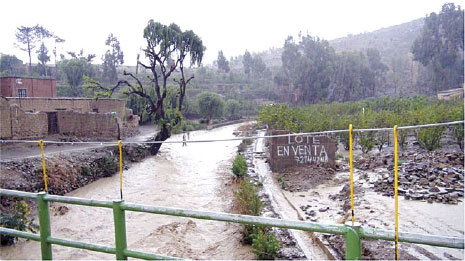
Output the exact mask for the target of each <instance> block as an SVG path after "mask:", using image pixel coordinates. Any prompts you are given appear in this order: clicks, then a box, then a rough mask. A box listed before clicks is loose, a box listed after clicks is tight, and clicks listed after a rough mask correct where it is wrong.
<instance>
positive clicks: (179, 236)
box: [0, 125, 253, 259]
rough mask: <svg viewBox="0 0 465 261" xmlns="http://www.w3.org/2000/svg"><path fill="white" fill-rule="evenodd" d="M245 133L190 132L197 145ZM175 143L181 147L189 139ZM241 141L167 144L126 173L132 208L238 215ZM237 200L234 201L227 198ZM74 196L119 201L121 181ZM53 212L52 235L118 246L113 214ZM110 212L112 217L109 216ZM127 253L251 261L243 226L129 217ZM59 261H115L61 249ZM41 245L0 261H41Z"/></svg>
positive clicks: (25, 245) (76, 209) (229, 129)
mask: <svg viewBox="0 0 465 261" xmlns="http://www.w3.org/2000/svg"><path fill="white" fill-rule="evenodd" d="M236 127H238V125H232V126H225V127H221V128H217V129H214V130H211V131H196V132H191V139H192V140H194V139H211V138H213V137H214V138H232V137H234V136H233V134H232V133H233V132H234V130H235V128H236ZM170 140H176V141H180V140H182V135H173V136H172V137H171V138H170ZM239 143H240V141H228V142H215V143H188V144H187V146H185V147H183V146H182V144H181V143H173V144H165V145H164V146H163V149H162V150H160V152H159V153H158V155H156V156H149V157H148V158H146V159H145V160H143V161H141V162H138V163H133V164H132V166H131V167H130V168H129V169H127V170H125V171H124V173H123V177H124V179H123V197H124V200H125V201H126V202H134V203H140V204H148V205H158V206H169V207H178V208H187V209H198V210H209V211H220V212H230V210H231V208H232V207H233V192H232V186H228V183H231V180H230V179H231V178H232V173H231V171H230V169H231V163H232V158H233V155H234V153H235V152H236V150H237V146H238V145H239ZM228 193H230V194H228ZM66 195H68V196H75V197H83V198H91V199H104V200H115V199H119V176H118V175H112V176H110V177H104V178H101V179H99V180H97V181H95V182H93V183H91V184H88V185H86V186H84V187H81V188H78V189H76V190H74V191H72V192H70V193H67V194H66ZM61 206H63V205H62V204H53V205H52V206H51V209H52V216H51V224H52V235H54V236H56V237H60V238H69V239H73V240H77V241H84V242H86V241H87V242H93V243H97V244H105V245H113V244H114V238H113V229H114V228H113V221H112V215H111V210H106V209H98V208H89V207H83V206H74V205H73V206H69V205H67V208H68V211H67V212H66V213H63V214H60V212H59V209H60V207H61ZM109 211H110V212H109ZM126 220H127V228H126V229H127V234H128V247H130V248H132V249H136V250H141V251H146V252H151V253H159V254H164V255H170V256H178V257H183V258H191V259H251V258H253V255H252V254H251V253H250V247H247V246H243V245H242V244H241V243H240V238H241V227H240V225H239V224H232V223H226V222H214V221H206V220H196V219H189V218H177V217H169V216H162V215H149V214H144V213H128V214H127V216H126ZM53 251H54V252H53V254H54V257H55V258H58V259H114V256H113V255H107V254H102V253H96V252H88V251H83V250H78V249H72V248H66V247H60V246H54V247H53ZM39 253H40V245H39V244H38V243H37V242H30V241H25V240H20V241H19V242H18V244H16V245H14V246H8V247H3V248H2V251H1V256H0V257H1V259H37V257H38V256H39Z"/></svg>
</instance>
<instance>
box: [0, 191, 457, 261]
mask: <svg viewBox="0 0 465 261" xmlns="http://www.w3.org/2000/svg"><path fill="white" fill-rule="evenodd" d="M0 196H9V197H20V198H30V199H35V200H36V201H37V207H38V216H39V225H40V234H39V235H37V234H33V233H28V232H24V231H18V230H14V229H9V228H3V227H0V234H4V235H9V236H15V237H21V238H26V239H30V240H34V241H40V244H41V254H42V259H43V260H51V259H52V245H53V244H55V245H61V246H67V247H72V248H79V249H87V250H91V251H96V252H102V253H108V254H114V255H115V256H116V259H118V260H127V258H128V257H133V258H141V259H151V260H157V259H176V258H175V257H170V256H164V255H158V254H151V253H144V252H140V251H136V250H131V249H128V247H127V240H126V219H125V212H126V211H133V212H145V213H152V214H159V215H168V216H178V217H189V218H195V219H206V220H215V221H224V222H233V223H240V224H250V225H257V226H269V227H279V228H285V229H297V230H303V231H310V232H319V233H327V234H333V235H343V236H344V237H345V241H346V256H345V257H346V259H361V256H362V247H361V246H362V244H361V240H362V239H380V240H387V241H394V240H395V233H394V231H386V230H379V229H373V228H365V227H361V226H358V225H351V224H349V223H348V224H346V225H324V224H318V223H314V222H304V221H297V220H284V219H276V218H266V217H258V216H247V215H239V214H230V213H221V212H211V211H198V210H188V209H179V208H167V207H159V206H150V205H141V204H132V203H126V202H124V201H122V200H118V201H106V200H93V199H85V198H76V197H67V196H57V195H49V194H47V193H45V192H40V193H30V192H22V191H16V190H7V189H0ZM49 202H60V203H66V204H74V205H82V206H89V207H101V208H110V209H113V219H114V226H115V244H114V247H113V246H104V245H98V244H92V243H85V242H78V241H71V240H67V239H62V238H56V237H52V234H51V229H50V213H49ZM399 241H400V242H408V243H415V244H423V245H430V246H439V247H448V248H458V249H464V239H463V238H458V237H445V236H436V235H424V234H416V233H399Z"/></svg>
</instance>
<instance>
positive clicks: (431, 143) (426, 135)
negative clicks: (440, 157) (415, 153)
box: [417, 127, 444, 151]
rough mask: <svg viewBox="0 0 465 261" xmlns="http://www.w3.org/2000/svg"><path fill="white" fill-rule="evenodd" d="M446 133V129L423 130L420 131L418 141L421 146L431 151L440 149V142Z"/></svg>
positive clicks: (431, 128) (432, 128)
mask: <svg viewBox="0 0 465 261" xmlns="http://www.w3.org/2000/svg"><path fill="white" fill-rule="evenodd" d="M443 133H444V127H430V128H423V129H420V130H419V131H418V135H417V140H418V143H419V144H420V146H421V147H422V148H424V149H427V150H429V151H432V150H435V149H437V148H439V147H440V144H439V140H440V139H441V136H442V134H443Z"/></svg>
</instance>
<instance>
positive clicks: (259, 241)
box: [252, 229, 279, 260]
mask: <svg viewBox="0 0 465 261" xmlns="http://www.w3.org/2000/svg"><path fill="white" fill-rule="evenodd" d="M278 251H279V241H278V239H277V238H276V236H275V235H274V234H273V233H270V232H268V233H267V232H263V231H262V230H261V229H260V230H258V233H257V234H255V236H254V239H253V240H252V252H253V253H254V254H255V255H256V257H257V259H259V260H264V259H266V260H272V259H275V258H276V256H277V254H278Z"/></svg>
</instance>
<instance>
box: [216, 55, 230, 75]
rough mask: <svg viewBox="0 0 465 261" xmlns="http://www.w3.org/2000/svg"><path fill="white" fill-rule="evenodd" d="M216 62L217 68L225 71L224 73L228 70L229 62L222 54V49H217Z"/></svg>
mask: <svg viewBox="0 0 465 261" xmlns="http://www.w3.org/2000/svg"><path fill="white" fill-rule="evenodd" d="M217 63H218V69H219V70H221V71H223V72H225V73H228V72H229V71H230V68H229V62H228V60H226V57H225V56H224V54H223V51H221V50H220V51H219V52H218V60H217Z"/></svg>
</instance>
